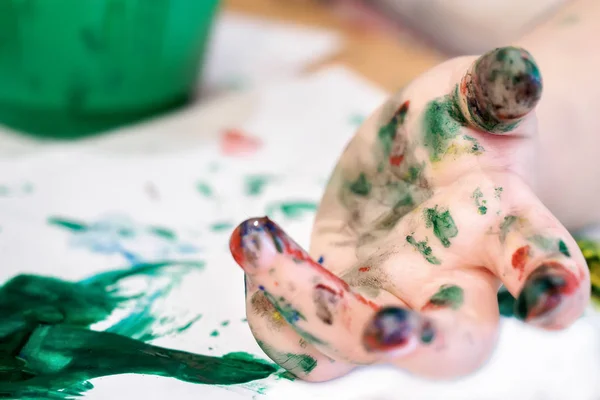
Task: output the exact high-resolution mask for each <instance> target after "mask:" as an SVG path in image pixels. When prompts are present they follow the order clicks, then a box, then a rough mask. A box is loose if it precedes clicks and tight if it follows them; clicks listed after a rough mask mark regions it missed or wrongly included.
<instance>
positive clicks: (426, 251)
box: [406, 235, 441, 265]
mask: <svg viewBox="0 0 600 400" xmlns="http://www.w3.org/2000/svg"><path fill="white" fill-rule="evenodd" d="M406 241H407V242H408V243H409V244H410V245H411V246H412V247H414V248H415V249H416V250H417V251H418V252H419V253H421V255H422V256H423V257H425V259H426V260H427V262H429V263H430V264H433V265H440V264H441V262H440V260H438V259H437V258H436V257H435V256H434V255H433V254H432V250H431V247H429V245H428V244H427V240H425V241H423V242H417V241H416V240H415V238H414V237H413V236H410V235H409V236H407V237H406Z"/></svg>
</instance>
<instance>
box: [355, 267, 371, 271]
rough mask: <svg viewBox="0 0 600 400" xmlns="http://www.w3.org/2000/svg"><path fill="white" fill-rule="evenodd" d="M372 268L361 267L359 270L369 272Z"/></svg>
mask: <svg viewBox="0 0 600 400" xmlns="http://www.w3.org/2000/svg"><path fill="white" fill-rule="evenodd" d="M370 270H371V267H360V268H359V269H358V272H368V271H370Z"/></svg>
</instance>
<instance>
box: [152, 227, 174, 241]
mask: <svg viewBox="0 0 600 400" xmlns="http://www.w3.org/2000/svg"><path fill="white" fill-rule="evenodd" d="M148 230H149V231H150V233H153V234H154V235H156V236H160V237H161V238H163V239H167V240H176V239H177V234H175V232H173V231H172V230H171V229H168V228H164V227H161V226H151V227H149V228H148Z"/></svg>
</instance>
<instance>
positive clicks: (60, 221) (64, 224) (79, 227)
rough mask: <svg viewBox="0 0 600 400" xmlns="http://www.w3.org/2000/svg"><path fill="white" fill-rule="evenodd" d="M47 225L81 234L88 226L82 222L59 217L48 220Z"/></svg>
mask: <svg viewBox="0 0 600 400" xmlns="http://www.w3.org/2000/svg"><path fill="white" fill-rule="evenodd" d="M48 223H49V224H50V225H55V226H59V227H61V228H66V229H69V230H71V231H76V232H82V231H86V230H87V229H88V226H87V225H86V224H85V223H84V222H81V221H75V220H72V219H66V218H60V217H50V218H48Z"/></svg>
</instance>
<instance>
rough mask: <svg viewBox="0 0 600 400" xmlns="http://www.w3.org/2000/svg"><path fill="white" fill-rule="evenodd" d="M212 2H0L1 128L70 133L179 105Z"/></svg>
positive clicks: (201, 48) (196, 66)
mask: <svg viewBox="0 0 600 400" xmlns="http://www.w3.org/2000/svg"><path fill="white" fill-rule="evenodd" d="M217 6H218V0H0V124H4V125H7V126H9V127H11V128H13V129H17V130H19V131H22V132H27V133H30V134H35V135H38V136H44V137H55V138H74V137H79V136H83V135H86V134H90V133H95V132H99V131H103V130H107V129H110V128H114V127H117V126H121V125H124V124H127V123H130V122H134V121H137V120H140V119H142V118H145V117H149V116H152V115H156V114H158V113H160V112H163V111H166V110H170V109H172V108H174V107H176V106H179V105H182V104H185V103H186V102H187V101H188V100H189V99H190V97H191V96H192V95H193V94H194V91H195V89H196V81H197V78H198V77H199V73H200V69H201V66H202V61H203V58H204V54H205V50H206V46H207V42H208V38H209V34H210V31H211V27H212V23H213V20H214V18H215V14H216V11H217Z"/></svg>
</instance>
